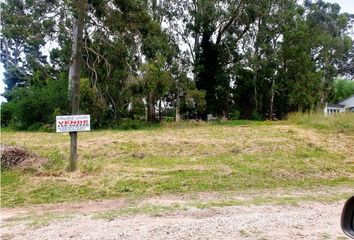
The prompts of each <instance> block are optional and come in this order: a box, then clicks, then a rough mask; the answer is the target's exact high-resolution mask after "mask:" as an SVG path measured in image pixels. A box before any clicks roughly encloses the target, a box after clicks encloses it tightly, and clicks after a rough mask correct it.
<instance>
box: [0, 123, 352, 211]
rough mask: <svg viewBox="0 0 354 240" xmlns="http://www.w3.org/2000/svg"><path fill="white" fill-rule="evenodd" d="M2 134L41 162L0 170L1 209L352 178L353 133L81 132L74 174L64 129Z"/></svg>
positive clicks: (263, 129)
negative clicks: (30, 166)
mask: <svg viewBox="0 0 354 240" xmlns="http://www.w3.org/2000/svg"><path fill="white" fill-rule="evenodd" d="M2 137H3V142H4V143H6V144H14V143H15V144H17V145H23V146H26V147H27V148H28V149H29V150H31V151H33V152H35V153H36V154H38V155H39V156H40V157H43V158H46V159H48V162H47V163H46V164H45V165H44V166H43V167H42V168H34V169H31V170H17V171H5V172H3V174H2V176H1V183H2V189H1V191H2V195H1V198H2V203H3V204H4V205H5V206H17V205H24V204H33V203H47V202H67V201H81V200H90V199H105V198H115V197H131V198H141V197H149V196H150V197H152V196H156V195H161V194H176V193H196V192H205V191H218V192H223V191H234V190H239V189H248V188H250V189H263V188H279V187H281V188H288V187H303V186H329V185H334V186H337V185H343V184H344V185H348V184H349V185H350V184H351V183H352V182H353V179H354V178H353V173H354V169H353V166H352V165H350V162H351V161H352V160H353V155H354V152H353V151H354V139H353V138H354V134H352V135H350V134H341V133H336V132H323V131H320V132H319V131H317V130H312V129H304V128H300V127H298V126H294V125H285V124H284V123H273V124H250V125H247V126H232V125H215V124H200V125H198V126H191V127H188V126H183V127H168V128H161V129H155V130H148V131H147V130H145V131H97V132H96V131H92V132H88V133H80V134H79V171H78V172H76V173H74V174H72V173H68V172H67V171H66V167H67V164H68V160H67V157H68V150H69V148H68V147H69V136H68V134H55V133H23V132H5V133H3V136H2ZM336 141H340V142H339V143H337V144H336Z"/></svg>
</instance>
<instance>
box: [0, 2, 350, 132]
mask: <svg viewBox="0 0 354 240" xmlns="http://www.w3.org/2000/svg"><path fill="white" fill-rule="evenodd" d="M86 7H87V9H86V12H87V14H86V18H85V29H84V34H83V35H84V37H83V46H82V48H81V50H82V53H83V59H82V64H81V65H82V71H81V81H80V85H81V90H80V95H81V96H80V111H81V112H82V113H87V114H91V118H92V124H93V125H94V126H95V127H106V126H116V125H117V124H119V123H120V122H121V120H122V119H126V118H129V119H145V120H147V121H148V122H155V121H159V120H161V119H162V118H165V117H170V118H174V119H176V120H178V119H180V118H182V119H206V118H207V116H208V114H212V115H213V116H214V117H220V118H221V117H224V118H250V119H264V118H273V117H276V118H283V117H284V116H286V115H287V114H288V113H289V112H292V111H310V110H313V109H316V108H319V107H321V106H322V105H323V104H324V103H325V102H326V101H327V100H329V98H331V97H332V98H333V96H334V95H335V94H334V91H333V86H334V84H333V81H334V79H335V78H336V77H337V76H353V75H354V66H353V61H354V60H353V56H354V47H353V39H351V37H350V36H349V35H348V34H349V30H350V29H352V27H353V20H354V16H353V15H351V14H347V13H340V7H339V5H338V4H331V3H326V2H324V1H317V2H312V1H308V0H305V1H304V2H303V3H302V4H300V3H297V1H294V0H254V1H245V0H234V1H229V0H220V1H216V0H180V1H175V0H102V1H99V0H88V1H87V5H86ZM1 8H2V30H1V31H2V35H1V61H2V63H3V65H4V68H5V79H4V82H5V84H6V90H5V93H4V94H3V96H4V97H5V98H6V99H7V102H6V103H3V104H2V105H1V112H2V116H1V120H2V126H9V125H10V126H12V127H15V128H19V129H28V128H32V129H35V128H38V127H40V126H42V125H45V124H52V123H53V121H54V118H55V116H56V115H59V114H69V108H68V66H69V61H70V55H71V46H72V29H73V26H72V23H73V22H74V21H73V19H74V18H75V14H77V11H76V9H75V8H74V7H73V4H72V3H71V1H68V0H45V1H44V0H31V1H28V0H7V1H4V2H2V3H1Z"/></svg>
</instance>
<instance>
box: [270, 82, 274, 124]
mask: <svg viewBox="0 0 354 240" xmlns="http://www.w3.org/2000/svg"><path fill="white" fill-rule="evenodd" d="M274 88H275V81H274V77H273V82H272V87H271V88H270V101H269V120H271V121H272V120H273V106H274V92H275V90H274Z"/></svg>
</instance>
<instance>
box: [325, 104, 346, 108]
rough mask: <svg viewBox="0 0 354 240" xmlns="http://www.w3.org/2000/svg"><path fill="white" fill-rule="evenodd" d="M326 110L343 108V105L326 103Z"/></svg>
mask: <svg viewBox="0 0 354 240" xmlns="http://www.w3.org/2000/svg"><path fill="white" fill-rule="evenodd" d="M327 108H345V105H341V104H332V103H328V104H327Z"/></svg>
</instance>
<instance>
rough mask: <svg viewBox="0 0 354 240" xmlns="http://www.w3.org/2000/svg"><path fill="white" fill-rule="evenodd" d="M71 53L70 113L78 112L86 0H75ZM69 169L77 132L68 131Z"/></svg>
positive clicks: (74, 165)
mask: <svg viewBox="0 0 354 240" xmlns="http://www.w3.org/2000/svg"><path fill="white" fill-rule="evenodd" d="M75 3H76V4H75V8H76V9H75V10H74V15H75V16H76V19H75V22H74V27H73V43H72V53H71V59H70V66H69V101H70V107H71V114H73V115H75V114H79V104H80V65H81V59H82V36H83V28H84V23H85V14H86V5H87V2H86V0H77V1H75ZM69 134H70V171H72V172H73V171H75V170H76V169H77V132H70V133H69Z"/></svg>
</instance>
